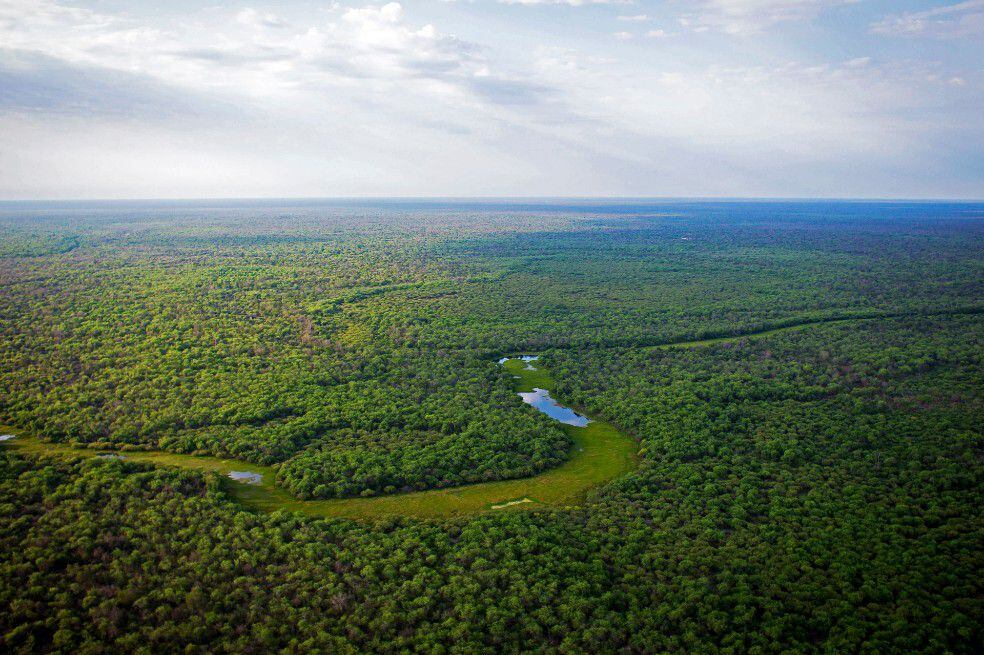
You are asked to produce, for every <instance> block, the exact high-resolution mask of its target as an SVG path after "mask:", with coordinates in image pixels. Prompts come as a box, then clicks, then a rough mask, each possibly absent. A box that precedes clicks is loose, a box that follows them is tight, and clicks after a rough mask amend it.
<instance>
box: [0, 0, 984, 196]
mask: <svg viewBox="0 0 984 655" xmlns="http://www.w3.org/2000/svg"><path fill="white" fill-rule="evenodd" d="M982 37H984V0H965V1H954V0H940V1H938V2H915V1H908V0H893V1H887V0H692V1H683V0H666V1H661V2H659V1H654V0H637V1H631V0H471V1H465V0H458V1H441V0H420V1H418V0H404V1H403V2H400V3H397V2H390V3H385V2H382V3H368V4H367V3H365V2H361V1H359V0H347V1H345V2H307V1H291V2H276V3H273V2H255V1H253V0H246V1H244V2H242V3H232V4H225V3H223V4H222V5H220V6H218V5H215V4H211V3H199V2H192V1H188V0H176V1H175V2H173V3H168V4H167V6H160V3H152V2H136V1H134V2H124V1H119V0H93V1H84V0H78V1H74V2H73V1H71V0H65V1H53V0H0V199H41V198H53V199H58V198H73V199H74V198H189V197H212V198H214V197H257V196H260V197H262V196H268V197H303V196H308V197H310V196H316V197H330V196H345V197H353V196H389V197H395V196H404V197H407V196H439V197H447V196H462V197H467V196H510V197H522V196H539V197H545V196H568V197H570V196H575V197H585V196H635V197H641V196H649V197H652V196H675V197H700V196H726V197H812V198H820V197H837V198H845V197H853V198H865V197H874V198H984V112H982V111H981V108H982V107H984V93H982V89H984V79H982V72H984V69H982V66H981V61H984V38H982Z"/></svg>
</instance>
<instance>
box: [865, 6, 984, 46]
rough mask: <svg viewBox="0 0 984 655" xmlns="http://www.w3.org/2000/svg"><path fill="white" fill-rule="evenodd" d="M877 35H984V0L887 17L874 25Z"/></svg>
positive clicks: (940, 36)
mask: <svg viewBox="0 0 984 655" xmlns="http://www.w3.org/2000/svg"><path fill="white" fill-rule="evenodd" d="M871 31H872V32H873V33H875V34H887V35H891V36H912V37H915V36H927V37H933V38H958V37H965V36H978V35H981V34H984V0H968V1H967V2H959V3H957V4H953V5H944V6H940V7H934V8H933V9H927V10H926V11H916V12H907V13H904V14H901V15H897V16H888V17H886V18H884V19H882V20H880V21H878V22H876V23H873V24H872V25H871Z"/></svg>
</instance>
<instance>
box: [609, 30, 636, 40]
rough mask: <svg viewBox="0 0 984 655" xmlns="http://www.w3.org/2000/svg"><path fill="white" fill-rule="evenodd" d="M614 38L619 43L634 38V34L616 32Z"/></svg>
mask: <svg viewBox="0 0 984 655" xmlns="http://www.w3.org/2000/svg"><path fill="white" fill-rule="evenodd" d="M612 36H614V37H615V38H616V39H618V40H619V41H628V40H630V39H631V38H632V32H615V33H614V34H612Z"/></svg>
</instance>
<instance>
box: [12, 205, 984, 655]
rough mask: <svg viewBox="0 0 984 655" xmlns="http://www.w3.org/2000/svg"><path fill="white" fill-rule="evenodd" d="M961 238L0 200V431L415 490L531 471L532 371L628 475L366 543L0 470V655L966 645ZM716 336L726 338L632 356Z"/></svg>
mask: <svg viewBox="0 0 984 655" xmlns="http://www.w3.org/2000/svg"><path fill="white" fill-rule="evenodd" d="M982 218H984V208H982V207H981V206H980V205H959V204H957V205H933V204H909V205H905V204H892V203H876V204H863V203H860V204H852V203H748V204H744V203H682V202H681V203H664V204H662V205H644V204H639V205H626V206H620V207H613V206H604V205H602V206H582V207H573V208H572V207H570V206H567V207H551V206H541V207H528V206H505V205H502V206H490V207H468V206H453V205H448V206H442V205H422V206H418V205H395V204H394V205H389V206H387V205H383V206H379V207H359V206H350V207H336V208H331V207H318V206H310V207H306V206H298V207H289V208H279V209H272V208H252V209H250V208H246V207H234V208H213V209H202V208H193V207H180V206H175V207H170V208H166V209H161V208H156V209H149V208H125V207H108V208H107V207H103V208H97V209H88V210H85V211H82V210H71V209H69V208H60V209H57V210H52V211H50V212H48V213H46V214H44V215H38V214H36V213H25V212H24V211H20V210H17V209H8V210H6V211H4V212H2V213H0V361H2V362H3V366H2V367H0V388H2V389H4V392H3V393H2V394H0V422H2V423H5V424H7V425H11V426H14V427H16V428H19V429H22V430H25V431H27V432H30V433H33V434H38V435H40V436H42V437H44V438H47V439H50V440H54V441H69V442H75V443H79V444H86V445H89V446H91V447H94V448H102V447H107V446H110V445H115V446H122V447H124V448H160V449H165V450H171V451H175V452H186V453H209V454H218V455H233V456H236V457H239V458H243V459H247V460H251V461H254V462H257V463H264V464H273V465H276V467H277V481H278V484H281V485H282V486H284V487H285V488H286V489H288V490H289V491H290V492H291V493H293V494H294V495H296V496H298V497H301V498H329V497H344V496H359V495H375V494H388V493H399V492H401V491H408V490H413V489H428V488H441V487H452V486H457V485H460V484H464V483H467V482H477V481H485V480H495V479H504V478H511V477H523V476H528V475H531V474H534V473H536V472H538V471H542V470H545V469H547V468H550V467H553V466H556V465H557V464H559V463H561V462H562V461H564V459H565V458H566V457H567V456H568V451H569V448H570V442H569V439H568V437H567V436H566V434H565V433H564V432H562V431H561V430H559V429H557V427H556V426H555V425H554V424H552V423H551V422H550V420H549V419H547V418H546V417H544V416H542V415H540V414H536V413H535V412H532V411H531V410H529V409H528V408H527V407H525V406H524V405H523V404H522V403H521V402H520V400H519V399H518V398H517V397H516V395H515V394H514V393H512V391H511V382H510V379H509V376H508V375H507V374H506V373H505V371H504V370H503V369H502V368H501V367H499V366H498V365H497V364H496V359H497V357H499V356H501V355H502V354H507V353H516V352H537V353H539V354H541V355H542V357H543V360H542V361H543V362H544V363H545V364H546V365H547V366H548V367H549V368H550V370H551V372H552V374H553V377H554V379H555V381H556V383H557V387H556V390H555V392H554V395H555V396H556V397H558V398H562V399H564V400H565V402H567V403H568V404H571V405H574V406H577V407H581V408H584V409H586V410H588V411H590V412H591V413H592V414H595V415H598V416H603V417H604V418H605V419H606V420H608V421H610V422H611V423H613V424H614V425H617V426H618V427H619V428H621V429H623V430H624V431H626V432H627V433H629V434H631V435H632V436H633V437H635V438H636V439H638V441H639V447H640V452H641V459H640V465H639V468H638V469H637V470H636V471H635V472H633V473H630V474H628V475H626V476H624V477H622V478H620V479H618V480H616V481H614V482H612V483H610V484H608V485H606V486H604V487H602V488H599V489H597V490H595V491H594V492H592V494H591V495H590V497H588V498H586V499H585V502H584V503H583V504H582V505H580V506H578V507H572V508H554V509H549V508H539V509H535V510H532V511H529V510H519V511H503V512H493V513H488V514H484V515H480V516H477V517H473V518H470V519H456V520H453V521H452V520H449V521H420V520H412V519H400V520H390V521H384V522H369V521H348V520H312V519H306V518H303V517H300V516H294V515H288V514H286V513H283V512H280V513H275V514H256V513H252V512H249V511H246V510H245V509H244V508H243V507H242V506H241V505H238V504H236V503H235V502H234V501H233V500H232V499H231V498H230V497H229V495H228V493H227V489H228V486H227V485H229V484H233V483H231V482H229V481H226V480H220V479H219V478H218V477H215V476H212V475H202V474H194V473H190V472H180V471H173V470H166V469H155V468H151V467H149V466H146V465H139V464H135V463H129V462H126V461H123V462H120V461H104V460H72V459H64V458H62V459H58V458H45V459H38V458H35V457H28V456H20V455H16V454H13V453H8V452H0V488H2V493H0V608H2V611H0V633H2V635H3V637H2V638H3V640H4V642H3V643H4V644H5V646H6V648H7V649H8V650H11V651H13V652H45V651H60V652H92V653H98V652H120V651H127V652H131V651H136V652H139V651H142V652H178V651H184V652H256V653H261V652H263V653H265V652H271V651H276V650H280V649H286V650H287V651H288V652H291V651H292V652H312V651H318V650H320V651H324V652H384V653H385V652H393V653H398V652H429V653H441V652H448V653H451V652H460V653H501V652H523V651H527V652H528V651H542V652H558V653H580V652H597V653H602V652H634V653H654V652H681V653H682V652H710V653H713V652H719V653H778V652H826V653H830V652H871V653H875V652H928V653H947V652H950V653H971V652H977V651H978V650H979V648H980V644H981V643H982V639H984V635H982V631H981V628H980V626H981V625H982V624H984V601H982V600H981V599H982V597H984V593H982V592H984V589H982V585H981V582H980V580H981V579H982V575H981V573H982V563H984V562H982V560H984V517H982V514H981V510H980V507H981V506H982V504H984V491H982V490H984V486H982V483H984V459H982V457H984V443H982V434H984V429H982V428H984V423H982V422H984V407H982V395H981V389H984V379H982V378H984V369H982V365H981V364H982V362H981V359H982V355H984V351H982V347H981V344H982V338H984V320H982V317H981V314H980V311H981V309H982V308H984V304H982V303H981V291H982V289H984V258H982V251H984V223H982V222H981V219H982ZM841 319H849V320H841ZM782 326H791V327H793V329H789V330H784V331H778V332H774V333H771V334H767V335H756V334H754V333H756V332H759V331H761V330H763V329H766V328H771V327H782ZM794 326H801V327H799V328H795V327H794ZM727 335H748V336H746V337H743V338H740V339H736V340H729V341H726V342H722V343H716V344H710V345H702V346H698V347H686V346H681V347H671V348H667V347H661V345H662V344H667V343H679V342H686V341H689V340H693V339H706V338H712V337H718V336H727Z"/></svg>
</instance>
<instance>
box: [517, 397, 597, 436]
mask: <svg viewBox="0 0 984 655" xmlns="http://www.w3.org/2000/svg"><path fill="white" fill-rule="evenodd" d="M519 397H520V398H522V399H523V402H524V403H526V404H528V405H532V406H533V407H535V408H537V409H538V410H540V411H541V412H543V413H544V414H546V415H547V416H549V417H550V418H552V419H554V420H555V421H560V422H561V423H566V424H567V425H573V426H574V427H577V428H583V427H584V426H586V425H587V424H588V423H590V422H591V421H590V419H588V417H587V416H581V415H580V414H578V413H577V412H575V411H574V410H573V409H571V408H570V407H564V406H563V405H558V404H557V401H556V400H554V399H553V398H551V397H550V392H549V391H547V390H546V389H538V388H536V387H534V388H533V391H528V392H526V393H520V394H519Z"/></svg>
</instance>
